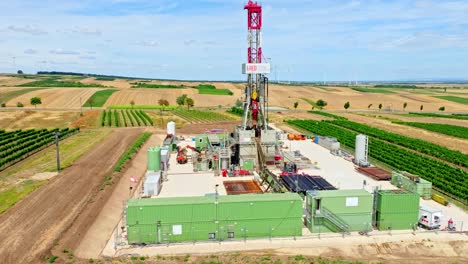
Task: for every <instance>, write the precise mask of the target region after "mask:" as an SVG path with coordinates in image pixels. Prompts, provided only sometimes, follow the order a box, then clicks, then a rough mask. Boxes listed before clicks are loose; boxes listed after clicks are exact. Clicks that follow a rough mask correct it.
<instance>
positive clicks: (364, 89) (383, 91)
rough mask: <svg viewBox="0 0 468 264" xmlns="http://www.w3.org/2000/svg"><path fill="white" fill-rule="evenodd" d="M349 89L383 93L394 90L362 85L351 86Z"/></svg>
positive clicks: (389, 92)
mask: <svg viewBox="0 0 468 264" xmlns="http://www.w3.org/2000/svg"><path fill="white" fill-rule="evenodd" d="M351 89H353V90H355V91H358V92H362V93H383V94H394V93H395V92H393V91H390V90H385V88H364V87H352V88H351Z"/></svg>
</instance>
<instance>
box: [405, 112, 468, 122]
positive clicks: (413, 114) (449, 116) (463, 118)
mask: <svg viewBox="0 0 468 264" xmlns="http://www.w3.org/2000/svg"><path fill="white" fill-rule="evenodd" d="M409 115H412V116H426V117H440V118H451V119H461V120H468V115H461V114H451V115H444V114H433V113H416V112H410V113H409Z"/></svg>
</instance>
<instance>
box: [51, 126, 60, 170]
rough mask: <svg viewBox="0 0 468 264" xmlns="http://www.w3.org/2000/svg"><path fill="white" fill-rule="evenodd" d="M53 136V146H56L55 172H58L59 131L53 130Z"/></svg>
mask: <svg viewBox="0 0 468 264" xmlns="http://www.w3.org/2000/svg"><path fill="white" fill-rule="evenodd" d="M52 135H54V136H55V148H56V156H57V172H60V153H59V135H60V132H59V131H55V132H53V133H52Z"/></svg>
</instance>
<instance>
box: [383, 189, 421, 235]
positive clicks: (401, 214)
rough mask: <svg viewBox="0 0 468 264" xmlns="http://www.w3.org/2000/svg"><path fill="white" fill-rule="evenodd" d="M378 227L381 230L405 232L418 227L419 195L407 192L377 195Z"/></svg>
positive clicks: (388, 192)
mask: <svg viewBox="0 0 468 264" xmlns="http://www.w3.org/2000/svg"><path fill="white" fill-rule="evenodd" d="M376 198H377V208H376V216H375V217H376V226H377V229H379V230H404V229H413V228H415V227H416V225H417V223H418V218H419V195H418V194H416V193H413V192H410V191H407V190H385V191H379V192H378V193H377V197H376Z"/></svg>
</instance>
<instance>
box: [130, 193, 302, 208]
mask: <svg viewBox="0 0 468 264" xmlns="http://www.w3.org/2000/svg"><path fill="white" fill-rule="evenodd" d="M290 200H298V201H301V202H302V198H301V197H300V196H299V195H298V194H297V193H263V194H240V195H220V196H219V197H218V201H219V202H220V203H222V202H231V203H235V202H260V201H290ZM214 201H215V196H193V197H165V198H147V199H129V200H128V206H154V205H178V204H206V203H213V202H214Z"/></svg>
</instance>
